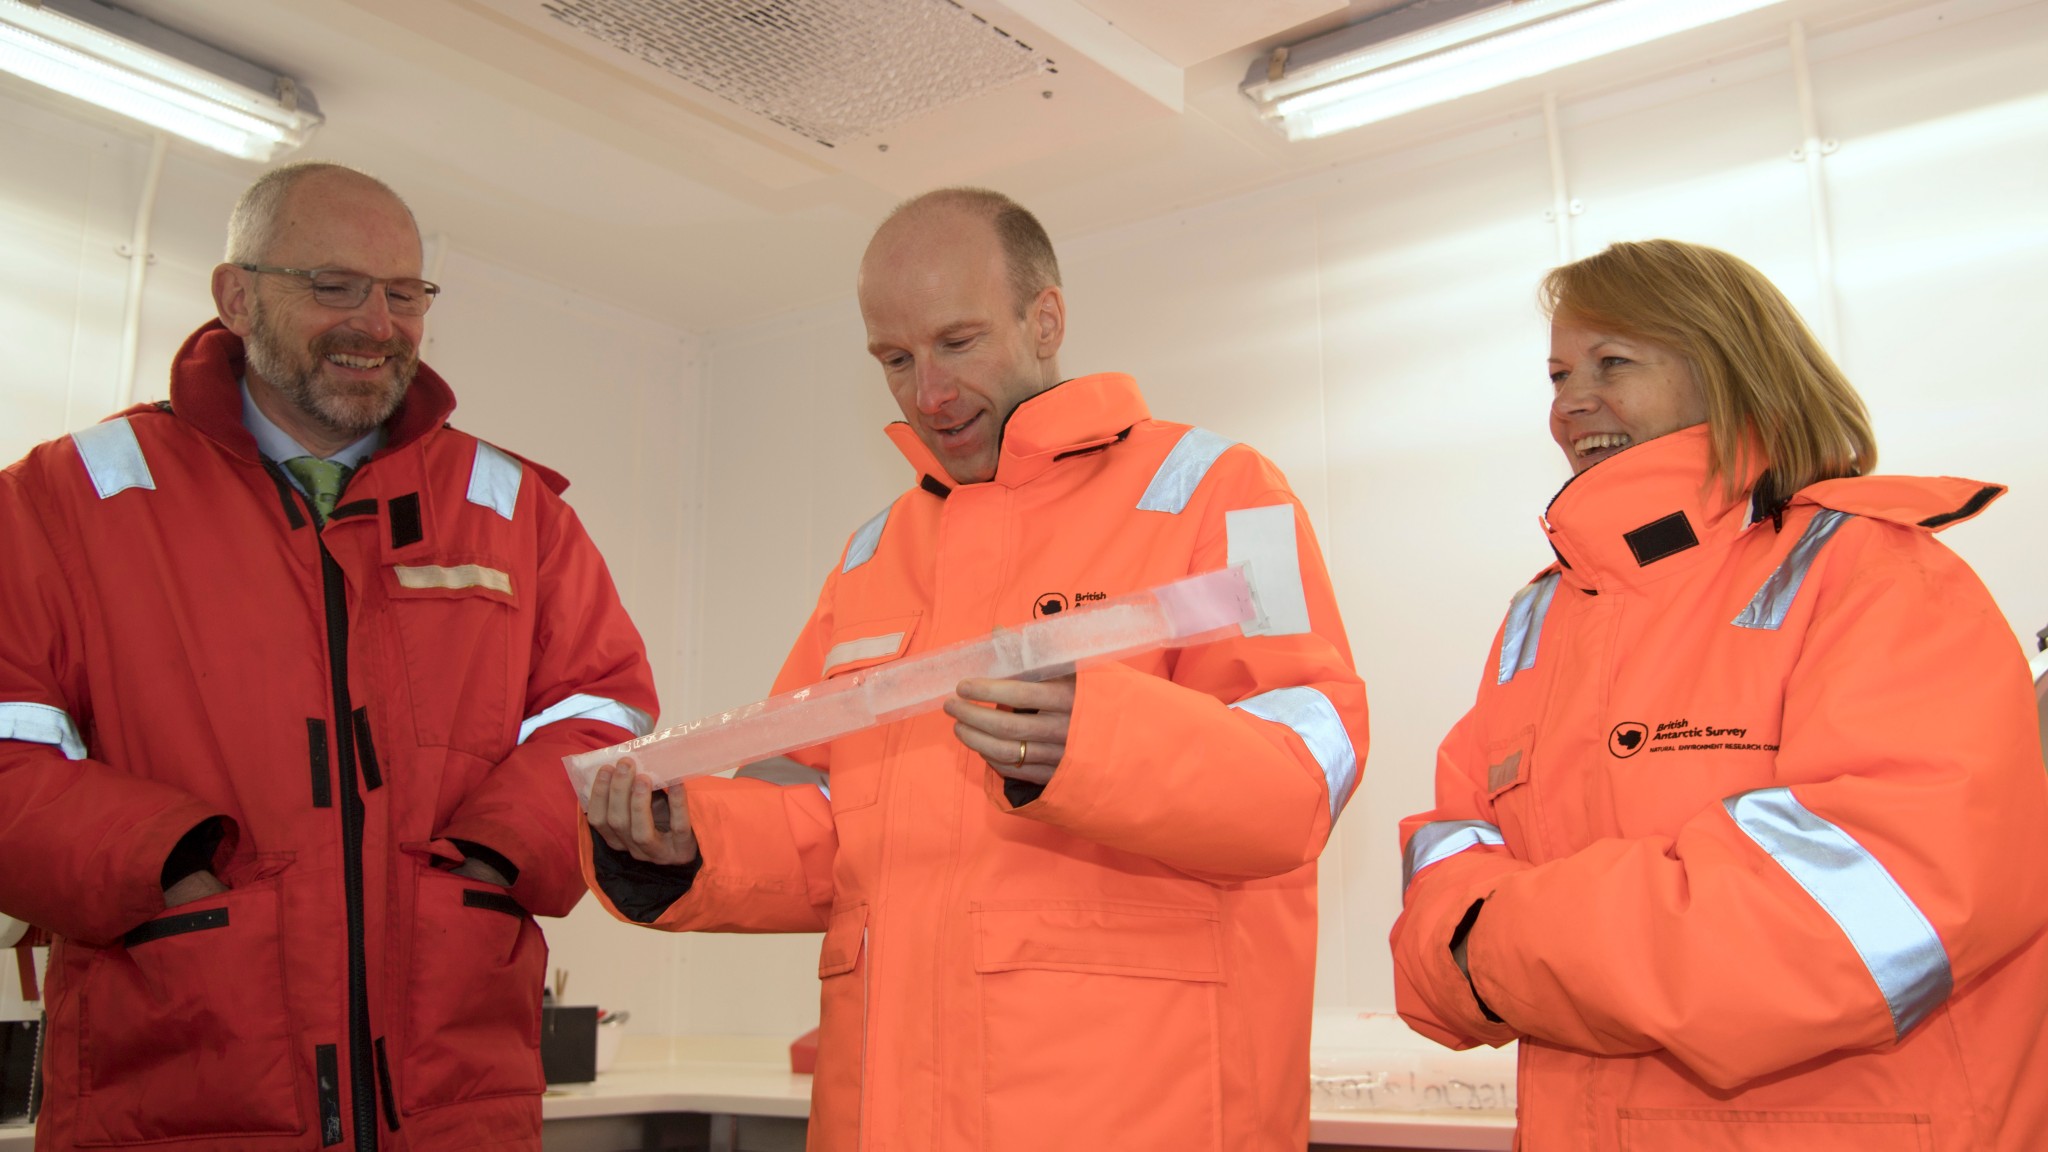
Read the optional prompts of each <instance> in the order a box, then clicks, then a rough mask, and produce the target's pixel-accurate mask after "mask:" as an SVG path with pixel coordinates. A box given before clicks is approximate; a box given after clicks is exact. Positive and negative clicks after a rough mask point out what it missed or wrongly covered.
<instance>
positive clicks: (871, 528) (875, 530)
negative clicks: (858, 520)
mask: <svg viewBox="0 0 2048 1152" xmlns="http://www.w3.org/2000/svg"><path fill="white" fill-rule="evenodd" d="M889 507H890V508H893V507H895V505H893V504H892V505H890V506H889ZM888 523H889V509H888V508H884V509H882V510H881V511H880V512H877V513H875V516H874V519H872V520H869V521H868V522H867V523H865V524H863V525H861V526H860V531H858V532H855V533H854V534H853V539H852V540H851V541H849V542H848V543H847V545H846V564H845V566H843V567H841V568H840V569H839V570H840V571H841V572H851V571H853V570H854V569H855V568H858V567H860V566H861V565H863V564H865V563H867V562H868V561H870V560H873V559H874V558H875V549H877V548H879V547H881V546H882V527H883V526H884V525H886V524H888Z"/></svg>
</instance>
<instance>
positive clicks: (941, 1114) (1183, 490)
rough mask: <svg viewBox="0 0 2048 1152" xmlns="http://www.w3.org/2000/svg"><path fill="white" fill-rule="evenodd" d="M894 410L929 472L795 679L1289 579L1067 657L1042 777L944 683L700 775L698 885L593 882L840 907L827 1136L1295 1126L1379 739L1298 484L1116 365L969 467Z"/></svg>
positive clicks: (743, 920) (1137, 1132)
mask: <svg viewBox="0 0 2048 1152" xmlns="http://www.w3.org/2000/svg"><path fill="white" fill-rule="evenodd" d="M889 432H890V435H891V437H892V439H894V441H895V442H896V445H897V447H899V448H900V449H901V450H902V451H903V453H904V455H905V456H907V457H909V459H910V462H911V464H912V465H913V466H914V467H915V468H916V470H917V475H918V477H919V482H918V484H917V486H915V487H912V488H911V489H910V490H909V491H907V492H905V493H904V494H903V495H901V496H899V497H898V498H897V499H896V500H895V501H894V502H893V503H892V504H891V505H890V506H889V507H888V508H887V509H886V510H884V511H883V512H882V513H881V514H880V515H878V516H876V517H875V518H874V519H873V520H871V521H869V522H868V523H867V525H866V526H865V527H863V528H861V529H860V530H859V531H858V532H856V533H855V534H854V535H853V537H852V540H851V542H850V543H849V544H848V545H847V548H846V551H845V553H844V555H843V557H842V559H841V561H840V563H839V564H838V565H836V566H835V567H834V569H833V571H832V572H831V574H830V575H829V577H828V578H827V579H826V581H825V587H824V591H823V592H822V593H821V594H820V596H819V598H818V605H817V609H816V611H815V612H814V613H813V614H812V616H811V619H810V622H809V624H808V625H807V626H806V627H805V628H804V631H803V634H802V635H801V636H800V637H799V638H798V639H797V642H796V646H795V648H794V650H793V651H792V652H791V653H790V656H789V660H788V662H787V663H786V664H785V665H784V667H783V669H782V673H781V675H780V676H779V677H778V678H777V680H776V684H775V690H776V691H778V692H779V691H785V690H789V689H793V688H796V687H800V686H802V685H804V684H807V683H812V682H815V681H818V680H822V679H826V678H829V677H832V676H837V675H842V674H844V673H847V672H850V671H853V670H855V669H860V668H867V667H872V666H874V665H877V664H881V663H884V662H887V661H890V660H896V659H900V658H902V657H904V656H906V655H910V654H914V653H918V652H922V651H925V650H928V649H931V648H936V647H940V646H943V645H946V644H950V643H955V642H958V641H961V640H966V639H974V638H979V637H983V636H986V635H987V634H988V633H989V631H990V630H991V629H993V628H996V627H999V626H1006V625H1016V624H1020V623H1023V622H1025V621H1028V620H1030V619H1031V618H1032V616H1033V614H1034V612H1038V613H1044V612H1046V611H1050V610H1052V609H1053V608H1055V607H1061V606H1063V607H1064V608H1066V609H1069V610H1070V609H1073V608H1079V607H1085V606H1086V604H1087V603H1088V602H1089V601H1091V600H1093V599H1095V598H1097V597H1108V596H1116V595H1119V594H1121V593H1126V592H1131V591H1135V590H1138V589H1141V588H1145V587H1149V586H1152V585H1156V584H1161V583H1164V582H1166V581H1169V580H1175V579H1179V578H1181V577H1184V576H1188V575H1192V574H1198V573H1202V572H1207V571H1213V570H1215V569H1218V568H1221V567H1223V566H1224V565H1225V564H1226V562H1228V561H1230V560H1231V559H1232V558H1233V557H1238V558H1242V557H1243V556H1245V555H1246V554H1247V553H1249V552H1252V551H1256V550H1260V549H1265V550H1269V553H1268V554H1269V555H1272V554H1274V553H1272V552H1271V551H1270V550H1278V554H1280V555H1281V556H1282V557H1283V560H1284V561H1285V562H1291V563H1294V564H1295V565H1297V566H1298V571H1299V574H1300V579H1299V584H1298V586H1295V587H1292V588H1289V587H1283V586H1277V585H1276V586H1274V587H1271V588H1267V587H1263V586H1262V588H1261V595H1262V596H1263V597H1264V598H1265V601H1266V608H1267V610H1268V612H1269V613H1271V614H1273V615H1274V620H1275V628H1276V632H1275V634H1272V635H1263V636H1259V637H1256V638H1242V637H1240V638H1236V639H1231V640H1226V641H1218V642H1215V643H1211V644H1206V645H1202V646H1198V647H1192V648H1185V649H1179V650H1170V651H1160V652H1155V653H1152V654H1149V655H1146V656H1141V657H1135V658H1132V659H1130V660H1127V661H1124V662H1122V663H1112V664H1106V665H1102V666H1098V667H1093V668H1088V669H1085V670H1083V671H1082V672H1081V673H1080V680H1079V687H1078V691H1077V698H1076V703H1075V711H1074V716H1073V727H1072V733H1071V738H1070V740H1069V743H1068V744H1067V748H1066V755H1065V759H1064V760H1063V761H1062V763H1061V764H1060V766H1059V768H1058V770H1057V772H1056V773H1055V774H1054V776H1053V779H1052V783H1051V784H1050V785H1049V786H1048V787H1046V788H1045V790H1044V792H1043V794H1042V795H1039V796H1038V797H1036V798H1035V799H1034V798H1032V797H1030V796H1029V794H1028V790H1026V791H1024V792H1021V793H1020V795H1019V799H1022V800H1023V801H1025V802H1023V803H1022V804H1013V803H1012V801H1011V798H1010V797H1008V796H1006V795H1005V789H1004V781H1003V780H1002V778H1001V777H999V776H997V775H996V774H994V773H993V772H991V771H990V770H989V768H988V766H987V765H986V764H985V763H983V761H982V760H981V758H980V757H979V756H976V755H974V754H973V753H970V752H969V751H968V750H967V749H966V748H965V747H964V746H962V745H961V743H960V742H959V741H958V740H957V739H956V738H955V737H954V735H953V733H952V721H951V720H950V719H949V718H948V717H946V716H945V715H944V714H943V713H931V714H927V715H924V716H920V717H916V718H913V719H910V720H905V721H900V722H897V723H893V724H888V725H884V726H882V727H879V728H875V729H872V730H869V731H865V732H861V733H858V734H856V735H852V736H848V737H845V738H842V739H839V740H836V741H833V742H832V743H830V744H828V745H826V746H823V747H819V748H814V749H811V750H809V751H808V752H805V753H800V754H798V758H799V759H801V760H803V761H805V762H807V763H809V764H811V765H813V766H815V767H817V768H820V769H823V770H824V771H826V772H827V773H828V774H829V781H828V784H827V787H828V788H829V790H830V795H829V798H828V796H827V794H826V792H825V791H824V790H822V789H820V788H819V787H816V786H809V785H784V786H778V785H774V784H769V783H766V782H764V781H759V780H746V779H737V780H725V779H718V778H709V779H700V780H692V781H690V782H689V783H688V785H687V786H686V793H685V795H686V796H687V800H688V804H689V811H690V819H691V821H692V822H693V824H694V825H695V827H696V830H697V834H698V836H699V838H700V843H701V845H702V848H703V852H704V860H703V864H702V871H701V872H699V873H698V874H697V876H696V878H695V882H694V885H693V886H692V887H691V888H690V889H689V891H688V894H687V895H686V896H684V897H682V898H681V899H678V900H674V901H673V903H670V902H669V901H668V900H667V899H656V900H654V901H652V902H642V901H644V894H638V893H635V892H634V891H633V890H632V887H631V885H630V884H628V883H623V882H621V881H619V880H618V879H617V878H616V877H614V878H612V879H606V878H604V877H603V876H602V875H600V874H598V873H596V872H593V874H592V881H593V885H594V886H598V888H599V892H600V895H602V896H604V897H605V898H606V903H607V905H609V906H611V907H612V908H613V911H614V913H615V914H620V913H621V906H622V905H623V906H624V908H625V910H626V911H625V914H624V916H623V918H626V919H633V920H636V921H638V922H643V923H646V922H651V923H652V924H653V925H654V926H655V927H659V928H665V929H669V930H675V931H681V930H687V929H710V930H723V931H757V932H758V931H818V930H820V929H822V930H823V931H824V932H825V941H824V948H823V951H822V955H821V957H820V960H819V965H818V972H819V975H820V977H821V978H822V980H823V985H824V987H823V990H822V1000H823V1017H824V1019H823V1025H822V1026H823V1034H822V1037H821V1042H820V1046H819V1050H818V1066H817V1067H818V1071H817V1079H816V1081H815V1084H814V1087H813V1096H812V1124H811V1145H810V1147H811V1148H812V1149H813V1152H841V1150H852V1149H856V1148H857V1149H862V1150H866V1152H879V1150H883V1149H890V1150H894V1149H969V1148H972V1149H977V1150H979V1149H990V1150H1011V1149H1015V1150H1018V1152H1048V1150H1051V1149H1111V1148H1114V1149H1119V1150H1127V1152H1140V1150H1147V1149H1157V1150H1160V1152H1168V1150H1170V1152H1204V1150H1210V1152H1223V1150H1226V1149H1227V1150H1229V1152H1259V1150H1265V1149H1271V1150H1274V1152H1279V1150H1281V1149H1294V1150H1297V1152H1298V1150H1299V1149H1300V1148H1301V1147H1302V1146H1303V1145H1304V1144H1305V1143H1306V1141H1307V1136H1308V1132H1307V1129H1308V1089H1309V1079H1308V1038H1309V1016H1310V1003H1311V998H1312V992H1313V976H1314V968H1315V948H1316V873H1315V865H1314V861H1315V858H1316V855H1317V853H1318V852H1319V851H1320V850H1321V849H1322V846H1323V843H1324V841H1325V839H1326V838H1327V837H1328V836H1329V833H1330V826H1331V822H1332V821H1333V820H1334V819H1335V818H1336V816H1337V814H1338V812H1339V811H1340V810H1341V809H1342V807H1343V804H1344V801H1345V800H1346V799H1348V798H1349V796H1350V794H1351V792H1352V789H1353V788H1354V787H1355V785H1356V783H1357V775H1358V769H1359V765H1360V763H1361V762H1362V761H1363V759H1364V756H1365V748H1366V706H1365V687H1364V685H1363V684H1362V683H1361V682H1360V681H1359V678H1358V675H1357V673H1356V672H1355V671H1354V670H1353V668H1352V662H1351V655H1350V651H1349V647H1348V645H1347V643H1346V641H1345V638H1344V631H1343V627H1342V624H1341V623H1340V621H1339V619H1338V614H1337V606H1336V603H1335V600H1334V598H1333V596H1332V593H1331V589H1330V584H1329V579H1328V576H1327V575H1326V573H1325V571H1324V568H1323V561H1322V556H1321V554H1320V552H1319V550H1318V548H1317V545H1316V541H1315V537H1314V535H1313V534H1312V532H1311V530H1310V527H1309V524H1308V520H1307V517H1306V515H1305V514H1304V513H1303V511H1302V509H1301V506H1300V504H1299V502H1297V501H1296V500H1295V498H1294V495H1293V494H1292V493H1291V492H1290V491H1289V489H1288V487H1287V482H1286V480H1285V479H1284V478H1283V477H1282V476H1281V475H1280V472H1279V471H1278V470H1277V469H1276V468H1274V467H1273V465H1272V464H1271V463H1270V462H1268V461H1267V460H1266V459H1265V458H1263V457H1261V456H1260V455H1259V454H1258V453H1256V452H1254V451H1252V450H1251V449H1249V448H1244V447H1237V446H1233V445H1232V444H1231V443H1230V442H1229V441H1228V440H1225V439H1224V438H1222V437H1220V436H1217V435H1214V434H1212V433H1209V432H1205V431H1203V430H1201V429H1193V428H1189V427H1187V426H1185V425H1180V424H1167V423H1163V422H1161V421H1157V420H1153V419H1152V418H1151V417H1150V416H1149V415H1148V413H1147V411H1146V408H1145V403H1144V400H1143V398H1142V397H1141V396H1140V395H1139V393H1138V389H1137V385H1136V384H1135V383H1134V382H1133V381H1132V380H1131V379H1130V378H1129V377H1127V376H1120V375H1101V376H1090V377H1085V378H1082V379H1077V380H1071V381H1068V382H1066V383H1064V384H1062V385H1060V386H1059V387H1057V388H1054V389H1052V390H1050V391H1048V392H1045V393H1043V394H1041V395H1039V396H1036V397H1034V398H1032V399H1031V400H1029V401H1027V402H1026V403H1024V404H1023V405H1021V406H1019V407H1018V409H1017V411H1016V412H1015V414H1014V415H1013V416H1012V418H1011V419H1010V421H1009V424H1008V426H1007V428H1006V430H1005V433H1004V437H1003V446H1002V456H1001V461H1000V463H999V464H998V467H997V470H996V475H995V479H994V480H993V481H991V482H989V483H985V484H973V485H965V486H959V487H955V486H953V484H952V482H951V481H950V480H949V479H948V478H947V476H946V474H945V473H944V472H943V471H942V470H941V469H940V467H939V465H938V464H937V462H936V461H935V460H934V459H933V458H932V456H931V455H930V453H929V452H928V451H926V449H925V448H924V446H923V445H922V444H921V443H919V441H918V440H917V438H916V437H915V436H914V435H913V434H912V433H911V431H910V430H909V428H908V426H906V425H902V424H897V425H894V426H892V427H891V428H890V429H889ZM585 843H586V846H587V845H588V844H589V839H588V836H587V834H586V839H585ZM588 850H589V849H588V847H586V851H588Z"/></svg>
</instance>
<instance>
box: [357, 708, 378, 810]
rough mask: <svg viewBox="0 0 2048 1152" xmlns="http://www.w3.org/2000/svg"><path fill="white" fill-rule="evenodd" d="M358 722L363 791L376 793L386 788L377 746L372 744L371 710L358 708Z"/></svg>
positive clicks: (358, 744) (358, 752)
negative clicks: (379, 763)
mask: <svg viewBox="0 0 2048 1152" xmlns="http://www.w3.org/2000/svg"><path fill="white" fill-rule="evenodd" d="M355 721H356V759H357V760H359V761H361V762H362V765H363V789H364V790H365V791H368V792H375V791H376V790H377V789H379V788H382V787H383V786H384V773H383V772H382V771H380V770H379V769H378V768H377V746H376V745H375V744H373V743H371V742H370V710H369V709H368V708H358V709H356V711H355Z"/></svg>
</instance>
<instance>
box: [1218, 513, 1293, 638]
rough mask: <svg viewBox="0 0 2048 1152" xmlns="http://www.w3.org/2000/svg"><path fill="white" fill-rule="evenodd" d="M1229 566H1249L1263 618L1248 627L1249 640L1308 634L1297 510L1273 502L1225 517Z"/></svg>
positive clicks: (1249, 623)
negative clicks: (1295, 521) (1297, 535)
mask: <svg viewBox="0 0 2048 1152" xmlns="http://www.w3.org/2000/svg"><path fill="white" fill-rule="evenodd" d="M1223 534H1224V541H1225V543H1224V548H1225V551H1226V553H1227V559H1225V560H1224V563H1225V564H1226V565H1229V566H1230V567H1236V566H1237V565H1239V564H1244V565H1247V566H1248V571H1247V572H1246V575H1247V576H1249V577H1250V578H1251V586H1252V596H1253V597H1254V598H1256V599H1257V600H1258V604H1259V619H1258V620H1255V621H1250V622H1247V623H1246V624H1245V625H1244V634H1245V635H1247V636H1298V635H1300V634H1301V633H1303V632H1307V631H1308V630H1309V624H1308V593H1307V591H1306V590H1304V589H1303V588H1302V585H1301V552H1300V547H1299V544H1298V542H1297V540H1296V538H1295V533H1294V506H1293V505H1292V504H1272V505H1268V506H1267V507H1264V508H1239V509H1235V510H1233V511H1230V512H1226V513H1224V514H1223Z"/></svg>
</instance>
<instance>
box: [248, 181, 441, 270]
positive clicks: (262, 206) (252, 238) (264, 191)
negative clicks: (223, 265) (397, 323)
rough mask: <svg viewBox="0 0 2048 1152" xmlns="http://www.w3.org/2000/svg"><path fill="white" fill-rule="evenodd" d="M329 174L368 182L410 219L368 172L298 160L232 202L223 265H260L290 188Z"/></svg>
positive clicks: (273, 237) (409, 210)
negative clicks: (232, 207)
mask: <svg viewBox="0 0 2048 1152" xmlns="http://www.w3.org/2000/svg"><path fill="white" fill-rule="evenodd" d="M333 173H346V174H348V175H350V176H354V177H356V178H357V179H360V180H366V181H368V182H369V183H370V184H372V185H374V186H376V187H377V188H379V189H382V190H383V192H384V194H385V195H387V196H389V197H391V198H392V199H393V200H395V201H397V202H398V205H399V207H401V208H404V209H405V214H406V215H407V216H412V206H411V205H409V204H407V203H406V202H405V197H403V196H400V195H399V194H398V193H397V192H394V191H392V189H391V185H389V184H386V183H384V182H383V181H382V180H379V179H377V178H376V177H375V176H372V175H370V174H369V173H368V172H365V171H363V170H362V169H360V168H351V167H349V166H348V165H346V164H336V163H333V162H332V161H328V160H300V161H298V162H296V163H292V164H285V165H282V166H280V167H277V168H272V169H271V170H270V171H268V172H265V173H264V174H263V175H262V176H259V177H257V179H256V182H255V183H254V184H251V185H249V187H248V188H247V189H246V190H245V191H243V193H242V198H241V199H240V200H237V201H235V210H234V212H232V213H231V214H229V216H228V251H227V263H229V264H261V263H263V262H264V260H263V254H264V253H265V252H267V251H269V249H270V246H271V244H272V243H274V242H275V241H276V240H277V224H278V216H279V215H280V213H281V212H282V211H283V209H284V202H285V200H286V199H287V198H288V197H289V196H290V195H291V191H292V189H293V188H296V187H298V185H299V181H301V180H304V179H306V178H307V177H309V176H322V175H329V174H333ZM413 231H415V232H417V231H419V218H418V217H416V216H415V217H413Z"/></svg>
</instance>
